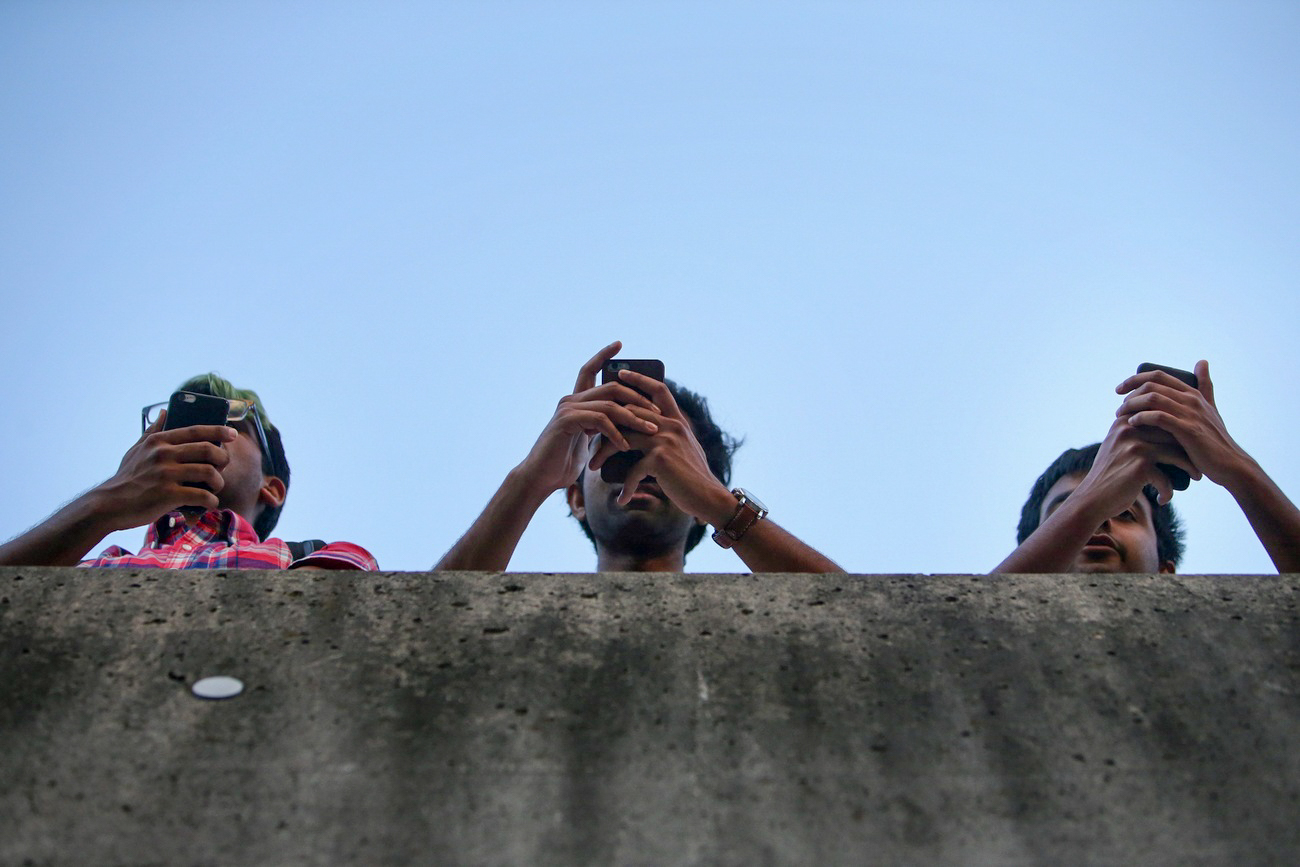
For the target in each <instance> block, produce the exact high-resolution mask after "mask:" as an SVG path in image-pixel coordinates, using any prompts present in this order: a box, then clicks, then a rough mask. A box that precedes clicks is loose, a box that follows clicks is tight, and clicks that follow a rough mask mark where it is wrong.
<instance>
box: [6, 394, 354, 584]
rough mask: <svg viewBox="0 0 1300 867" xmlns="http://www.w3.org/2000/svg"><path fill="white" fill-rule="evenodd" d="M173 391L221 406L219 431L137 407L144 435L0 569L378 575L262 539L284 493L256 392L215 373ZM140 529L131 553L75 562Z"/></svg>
mask: <svg viewBox="0 0 1300 867" xmlns="http://www.w3.org/2000/svg"><path fill="white" fill-rule="evenodd" d="M179 391H182V392H190V393H191V394H201V395H211V396H214V397H218V398H222V399H224V400H225V401H227V405H228V411H227V422H226V424H225V425H216V424H213V425H191V426H188V427H179V428H175V429H173V430H163V426H164V424H165V423H166V409H165V408H166V406H167V404H165V403H163V404H154V405H151V406H147V407H145V409H144V412H143V413H142V421H141V426H142V427H143V428H144V434H143V436H141V438H140V439H139V441H137V442H136V443H135V445H133V446H132V447H131V448H130V449H129V450H128V451H127V453H126V455H125V456H124V457H123V458H122V463H121V466H119V467H118V470H117V473H115V474H114V475H113V477H112V478H110V479H108V480H107V481H105V482H103V483H102V484H100V485H97V486H95V487H94V488H91V489H90V490H89V491H87V492H86V493H84V494H82V495H81V496H79V497H77V498H76V499H75V500H73V501H72V502H70V503H68V504H67V505H66V506H64V507H63V508H62V509H60V510H59V511H57V512H55V513H54V514H53V515H52V516H50V517H49V518H48V519H46V520H45V521H43V522H42V523H40V524H38V525H37V526H36V527H33V528H32V529H31V530H28V531H27V532H26V533H23V534H22V535H20V536H18V537H17V538H15V539H13V540H12V541H10V542H8V543H6V544H5V545H2V546H0V565H5V566H38V565H39V566H73V565H81V566H108V567H123V568H133V569H141V568H145V569H147V568H165V569H291V568H319V569H365V570H377V569H378V568H379V566H378V564H377V563H376V562H375V558H374V557H373V556H371V554H370V552H368V551H366V550H365V549H364V548H362V547H360V546H358V545H353V544H351V543H349V542H332V543H330V544H328V545H327V544H325V543H323V542H319V541H315V540H313V541H310V542H285V541H283V540H281V539H274V538H270V534H271V531H272V530H273V529H274V528H275V524H276V522H277V521H278V520H279V516H280V509H281V508H282V507H283V505H284V499H285V495H286V494H287V493H288V490H289V462H288V460H287V459H286V458H285V454H284V445H283V443H282V441H281V439H280V432H279V430H278V429H277V428H276V427H275V426H274V425H272V424H271V423H270V420H269V419H268V418H267V415H266V410H265V408H264V407H263V406H262V404H261V401H260V400H258V398H257V395H256V393H254V392H253V391H250V390H247V389H237V388H235V387H234V386H232V385H231V384H230V383H229V382H227V381H226V380H224V379H222V378H221V377H219V376H216V375H214V374H206V375H203V376H196V377H194V378H193V379H191V380H189V381H187V382H185V383H184V384H183V385H181V387H180V389H179ZM141 525H148V529H147V530H146V531H145V543H144V547H143V548H141V549H140V551H139V553H137V554H132V553H131V552H129V551H126V550H125V549H123V548H121V547H118V546H116V545H114V546H110V547H109V548H106V549H105V550H104V551H102V552H101V553H100V554H99V556H97V557H95V558H93V559H90V560H83V559H82V558H84V557H85V556H86V555H87V554H88V553H89V552H90V551H91V549H93V548H94V547H95V546H96V545H98V544H99V543H100V542H101V541H102V540H103V539H104V537H105V536H107V535H108V534H109V533H112V532H115V531H117V530H126V529H130V528H132V527H139V526H141Z"/></svg>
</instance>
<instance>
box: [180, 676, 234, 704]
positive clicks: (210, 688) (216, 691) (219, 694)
mask: <svg viewBox="0 0 1300 867" xmlns="http://www.w3.org/2000/svg"><path fill="white" fill-rule="evenodd" d="M190 691H191V692H193V693H194V694H195V695H196V696H198V697H199V698H213V699H216V698H234V697H235V696H237V695H239V694H240V693H241V692H243V691H244V683H243V681H241V680H239V679H238V678H235V677H226V676H224V675H221V676H218V677H205V678H203V679H202V680H200V681H196V682H195V684H194V686H192V687H190Z"/></svg>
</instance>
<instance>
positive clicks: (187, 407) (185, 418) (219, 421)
mask: <svg viewBox="0 0 1300 867" xmlns="http://www.w3.org/2000/svg"><path fill="white" fill-rule="evenodd" d="M229 418H230V401H228V400H226V399H225V398H224V397H214V396H213V395H210V394H197V393H195V392H192V391H178V392H176V393H174V394H173V395H172V396H171V400H169V401H168V402H167V421H166V422H165V423H164V424H163V430H175V429H176V428H182V427H191V426H193V425H207V424H210V425H224V424H225V423H226V420H227V419H229ZM213 445H220V443H213ZM186 486H187V487H191V488H202V489H203V490H205V491H211V490H212V489H211V488H210V487H208V486H207V485H202V484H197V483H188V482H187V483H186ZM186 510H191V511H200V512H201V511H203V510H202V509H199V508H197V507H192V506H186V507H185V509H183V510H182V511H186Z"/></svg>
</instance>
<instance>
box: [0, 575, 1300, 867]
mask: <svg viewBox="0 0 1300 867" xmlns="http://www.w3.org/2000/svg"><path fill="white" fill-rule="evenodd" d="M1298 599H1300V576H1295V575H1288V576H1280V577H1278V576H1272V577H1259V576H1251V577H1188V576H1177V577H1169V576H1140V575H1139V576H1119V577H1112V576H1108V577H1087V576H1019V577H983V576H976V577H973V576H850V575H840V576H798V575H762V576H749V575H655V576H648V575H629V574H616V575H533V574H505V575H500V574H494V573H464V574H445V575H433V574H412V573H404V574H380V575H361V574H348V573H329V572H315V573H297V572H288V573H276V572H229V573H225V572H158V571H143V572H119V571H115V570H102V571H88V570H75V569H17V568H7V569H0V864H3V865H27V864H31V865H46V864H60V865H61V864H67V865H209V864H213V865H215V864H230V865H291V864H348V865H350V864H357V865H361V864H364V865H388V864H445V865H456V864H475V865H477V864H489V865H490V864H524V865H534V864H535V865H552V864H554V865H568V864H646V865H657V864H691V865H695V864H699V865H706V864H707V865H713V864H720V865H733V864H734V865H741V864H743V865H769V864H771V865H775V864H800V865H803V864H918V865H984V864H989V865H1021V864H1026V865H1027V864H1043V865H1048V864H1050V865H1061V864H1064V865H1087V864H1142V865H1161V864H1170V865H1173V864H1178V865H1200V864H1233V865H1247V864H1296V863H1300V611H1298V610H1297V600H1298ZM214 674H225V675H233V676H235V677H238V678H240V679H241V680H243V681H244V682H245V684H246V685H247V689H246V691H245V692H244V693H243V694H242V695H240V696H238V697H236V698H232V699H226V700H223V701H207V700H202V699H198V698H195V697H194V696H192V695H191V693H190V687H191V685H192V684H193V683H194V682H195V681H196V680H197V679H199V678H201V677H204V676H208V675H214Z"/></svg>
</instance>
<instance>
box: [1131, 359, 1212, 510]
mask: <svg viewBox="0 0 1300 867" xmlns="http://www.w3.org/2000/svg"><path fill="white" fill-rule="evenodd" d="M1153 370H1159V371H1161V372H1163V373H1167V374H1169V375H1170V376H1172V377H1174V378H1175V379H1177V380H1179V381H1181V382H1183V383H1186V384H1187V385H1190V386H1191V387H1192V388H1199V387H1200V384H1199V382H1198V381H1197V379H1196V374H1194V373H1192V372H1191V371H1190V370H1180V369H1179V368H1177V367H1168V366H1166V365H1163V364H1152V363H1151V362H1149V361H1144V362H1142V363H1141V364H1139V365H1138V369H1137V372H1138V373H1149V372H1150V371H1153ZM1156 466H1157V467H1159V468H1160V471H1161V472H1163V473H1164V474H1165V476H1166V478H1168V479H1169V484H1170V485H1172V486H1173V488H1174V490H1175V491H1185V490H1187V489H1188V487H1190V486H1191V484H1192V477H1191V476H1189V475H1187V471H1186V470H1184V469H1182V468H1181V467H1175V466H1171V465H1170V464H1156Z"/></svg>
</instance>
